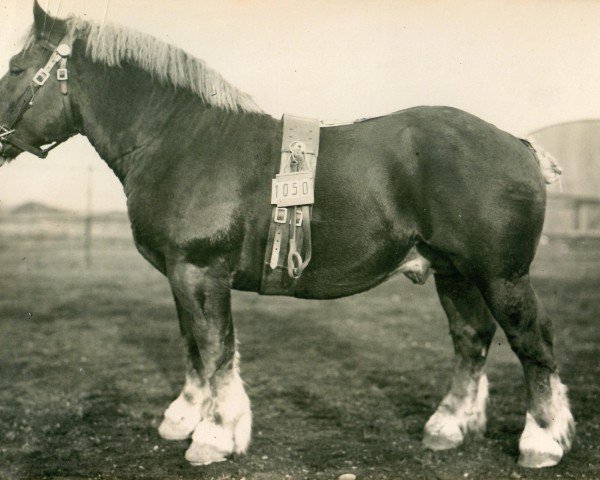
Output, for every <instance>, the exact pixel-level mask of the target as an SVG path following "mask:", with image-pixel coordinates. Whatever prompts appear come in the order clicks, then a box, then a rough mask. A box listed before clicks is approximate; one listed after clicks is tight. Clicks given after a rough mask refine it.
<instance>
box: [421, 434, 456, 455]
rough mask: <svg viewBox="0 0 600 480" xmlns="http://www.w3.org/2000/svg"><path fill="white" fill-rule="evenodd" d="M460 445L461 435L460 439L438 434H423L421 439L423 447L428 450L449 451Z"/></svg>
mask: <svg viewBox="0 0 600 480" xmlns="http://www.w3.org/2000/svg"><path fill="white" fill-rule="evenodd" d="M462 443H463V438H462V435H461V436H460V437H446V436H444V435H440V434H429V433H425V436H424V437H423V446H424V447H425V448H427V449H429V450H436V451H438V450H450V449H452V448H456V447H460V446H461V445H462Z"/></svg>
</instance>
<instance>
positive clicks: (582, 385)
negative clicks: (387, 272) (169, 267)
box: [0, 238, 600, 479]
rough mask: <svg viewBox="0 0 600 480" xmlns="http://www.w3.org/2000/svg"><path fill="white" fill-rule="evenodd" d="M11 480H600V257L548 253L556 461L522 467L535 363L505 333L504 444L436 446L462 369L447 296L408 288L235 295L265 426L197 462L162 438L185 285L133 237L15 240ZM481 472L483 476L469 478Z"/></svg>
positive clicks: (3, 318)
mask: <svg viewBox="0 0 600 480" xmlns="http://www.w3.org/2000/svg"><path fill="white" fill-rule="evenodd" d="M0 247H2V248H0V261H1V262H2V265H3V267H4V268H3V275H2V276H0V289H1V291H2V293H3V295H2V296H1V297H0V478H115V477H116V478H173V479H175V478H205V479H210V478H214V479H239V478H242V477H244V476H245V477H246V478H247V479H282V478H285V476H286V475H289V476H290V477H291V478H294V479H296V478H311V479H312V478H337V476H338V475H340V474H341V473H345V472H351V473H355V474H356V475H357V476H358V478H359V479H361V478H377V479H379V478H411V479H412V478H482V479H487V478H555V477H559V476H560V477H561V478H583V477H584V476H585V477H586V478H597V477H600V471H599V470H598V466H599V464H600V451H599V445H600V426H599V425H600V411H599V409H598V406H597V399H598V398H600V386H599V383H598V378H600V375H599V374H600V366H599V362H598V348H599V347H598V345H600V342H599V340H600V329H598V327H597V319H598V316H599V313H600V304H599V302H598V300H599V296H600V291H599V290H598V282H599V280H600V269H599V266H600V249H592V248H586V247H583V248H577V249H574V250H573V249H570V248H567V247H564V246H557V247H555V246H553V245H549V246H544V247H541V248H540V252H539V255H538V258H537V259H536V262H535V264H534V268H533V274H534V282H535V285H536V287H537V289H538V293H539V295H540V297H541V298H542V300H543V302H544V303H545V305H546V308H547V309H548V311H549V312H550V313H551V315H552V317H553V318H554V324H555V329H556V350H557V356H558V360H559V363H560V365H561V370H562V376H563V379H564V380H565V382H566V383H567V384H568V385H569V388H570V392H571V400H572V404H573V410H574V413H575V416H576V418H577V419H578V422H579V424H578V440H577V442H576V444H575V446H574V448H573V451H572V452H571V453H569V454H568V455H567V456H566V457H565V459H564V461H563V462H562V463H561V464H560V465H559V466H558V467H555V468H552V469H549V470H543V471H529V470H524V469H521V468H519V467H518V466H517V465H516V456H517V442H518V436H519V434H520V431H521V429H522V426H523V422H524V409H525V392H524V385H523V381H522V373H521V370H520V366H519V364H518V362H517V360H516V358H515V357H514V355H513V354H512V352H511V351H510V348H509V347H508V345H507V342H506V339H505V338H504V337H503V335H502V334H499V335H498V336H497V338H496V339H495V342H494V348H493V350H492V352H491V358H490V361H489V367H488V374H489V377H490V381H491V403H490V408H489V426H488V433H487V434H486V436H485V437H484V438H483V439H480V440H476V441H470V442H467V444H465V445H464V446H462V447H460V448H459V449H457V450H456V451H452V452H442V453H433V452H428V451H425V450H423V449H422V448H421V446H420V438H421V430H422V427H423V424H424V423H425V421H426V420H427V418H428V416H429V415H430V414H431V413H432V411H433V410H434V409H435V407H436V405H437V403H438V402H439V400H440V399H441V397H442V396H443V395H444V393H445V389H446V388H447V383H448V375H449V372H450V371H451V364H452V346H451V342H450V338H449V336H448V334H447V331H448V327H447V324H446V320H445V318H444V315H443V312H442V309H441V307H440V306H439V304H438V301H437V298H436V295H435V291H434V288H433V285H432V284H431V283H430V284H428V285H426V286H424V287H414V286H412V285H411V284H410V283H409V282H408V281H407V280H405V279H403V278H397V279H394V280H392V281H390V282H387V283H385V284H384V285H382V286H380V287H378V288H376V289H374V290H371V291H369V292H366V293H364V294H361V295H357V296H354V297H350V298H345V299H340V300H332V301H323V302H308V301H300V300H295V299H289V298H277V297H258V296H257V295H255V294H249V293H240V292H235V293H234V297H233V304H234V316H235V318H236V324H237V329H238V336H239V340H240V342H241V354H242V360H243V363H242V374H243V377H244V380H245V381H246V382H247V384H248V392H249V395H250V397H251V400H252V403H253V410H254V416H255V426H254V436H253V444H252V446H251V449H250V451H249V453H248V455H246V456H244V457H239V458H234V459H232V460H231V461H229V462H226V463H222V464H216V465H211V466H208V467H204V468H194V467H191V466H189V465H188V464H187V462H186V461H185V460H184V458H183V454H184V451H185V449H186V448H187V442H166V441H164V440H162V439H160V437H159V436H158V434H157V432H156V427H157V426H158V423H159V422H160V418H161V415H162V412H163V411H164V409H165V408H166V407H167V405H168V403H169V402H170V401H171V400H172V399H173V398H174V397H175V396H176V395H177V393H178V390H179V388H180V386H181V383H182V381H183V357H182V350H181V345H180V340H179V333H178V327H177V321H176V318H175V310H174V307H173V306H172V299H171V294H170V292H169V289H168V285H167V282H166V281H165V279H164V278H163V277H162V276H161V275H160V274H159V273H157V272H155V271H154V270H153V269H152V267H150V266H149V265H148V264H147V263H146V262H145V261H144V260H143V259H142V258H141V257H140V256H139V255H138V254H137V252H136V251H135V249H134V248H133V246H132V244H131V243H130V242H128V241H124V240H123V241H111V240H108V239H104V240H102V239H99V240H97V241H95V242H94V251H93V265H92V268H91V269H87V268H86V267H85V261H84V256H83V252H82V250H81V242H80V240H78V239H77V240H73V239H68V238H55V239H50V238H48V239H40V240H38V241H35V242H33V241H29V240H26V239H21V240H19V241H18V242H10V241H9V239H7V238H3V239H1V240H0ZM465 474H468V477H465Z"/></svg>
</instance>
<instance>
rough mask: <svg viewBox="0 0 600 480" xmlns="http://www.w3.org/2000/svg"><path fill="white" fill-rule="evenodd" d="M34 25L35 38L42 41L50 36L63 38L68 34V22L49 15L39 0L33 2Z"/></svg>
mask: <svg viewBox="0 0 600 480" xmlns="http://www.w3.org/2000/svg"><path fill="white" fill-rule="evenodd" d="M33 25H34V29H35V36H36V37H37V38H40V39H41V38H48V37H49V36H50V35H52V37H55V36H56V37H60V38H62V36H63V35H64V34H65V33H66V22H65V21H64V20H61V19H59V18H56V17H53V16H51V15H50V14H49V13H47V12H46V11H45V10H44V9H43V8H42V7H41V6H40V4H39V2H38V0H33ZM50 40H51V39H50Z"/></svg>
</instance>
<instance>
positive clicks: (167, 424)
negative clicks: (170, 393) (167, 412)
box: [158, 418, 194, 440]
mask: <svg viewBox="0 0 600 480" xmlns="http://www.w3.org/2000/svg"><path fill="white" fill-rule="evenodd" d="M193 431H194V429H193V427H192V429H191V430H190V428H189V427H187V426H185V425H182V424H181V423H175V422H174V421H172V420H169V419H168V418H163V421H162V423H161V424H160V426H159V427H158V434H159V435H160V436H161V437H162V438H164V439H165V440H186V439H188V438H190V435H191V434H192V432H193Z"/></svg>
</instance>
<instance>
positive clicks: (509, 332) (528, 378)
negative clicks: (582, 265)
mask: <svg viewBox="0 0 600 480" xmlns="http://www.w3.org/2000/svg"><path fill="white" fill-rule="evenodd" d="M481 287H482V293H483V296H484V298H485V300H486V302H487V304H488V306H489V308H490V310H491V311H492V313H493V314H494V317H495V318H496V320H497V321H498V323H499V324H500V326H501V327H502V328H503V329H504V332H505V333H506V336H507V338H508V341H509V342H510V346H511V348H512V349H513V351H514V352H515V353H516V354H517V356H518V357H519V360H520V361H521V364H522V365H523V370H524V372H525V382H526V385H527V394H528V402H527V403H528V405H527V415H526V422H525V429H524V431H523V434H522V435H521V439H520V441H519V450H520V453H521V455H520V457H519V463H520V464H521V465H522V466H525V467H533V468H540V467H548V466H552V465H556V464H557V463H558V462H559V461H560V459H561V458H562V456H563V454H564V453H566V452H567V451H568V450H569V448H570V447H571V442H572V439H573V436H574V433H575V429H574V422H573V417H572V415H571V411H570V410H569V402H568V399H567V393H566V388H565V386H564V385H563V384H562V383H561V381H560V379H559V377H558V374H557V372H556V364H555V362H554V353H553V348H552V325H551V323H550V320H549V318H548V317H547V315H546V313H545V312H544V310H543V307H542V306H541V304H540V301H539V300H538V298H537V296H536V294H535V292H534V291H533V288H532V286H531V282H530V279H529V275H522V276H520V277H517V278H493V279H490V280H486V281H484V282H482V286H481Z"/></svg>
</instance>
